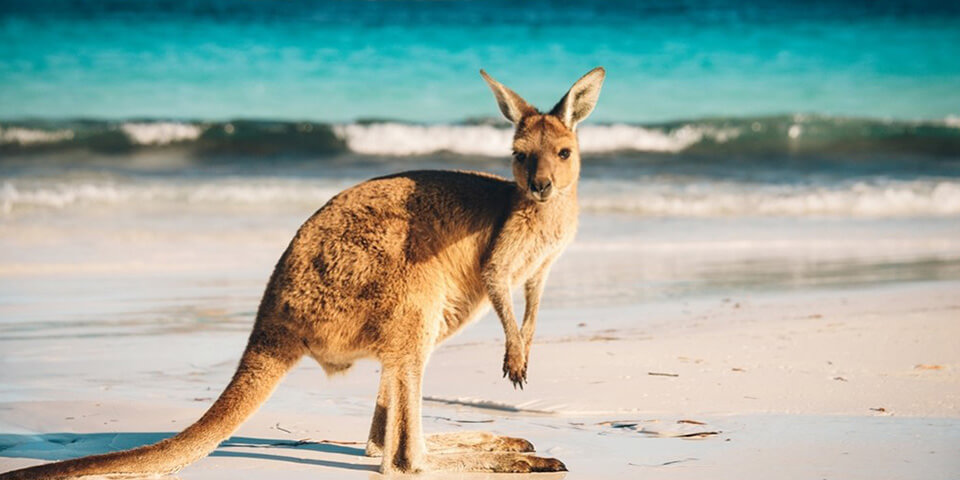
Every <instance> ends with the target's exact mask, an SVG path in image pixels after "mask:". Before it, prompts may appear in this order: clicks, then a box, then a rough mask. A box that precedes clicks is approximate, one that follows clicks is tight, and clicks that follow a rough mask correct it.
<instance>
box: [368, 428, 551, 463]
mask: <svg viewBox="0 0 960 480" xmlns="http://www.w3.org/2000/svg"><path fill="white" fill-rule="evenodd" d="M426 442H427V451H428V452H430V453H441V454H445V453H468V452H533V451H534V448H533V444H532V443H530V442H529V441H528V440H524V439H522V438H516V437H501V436H499V435H494V434H492V433H490V432H472V431H471V432H448V433H436V434H433V435H428V436H427V438H426ZM366 455H367V456H368V457H380V456H383V445H377V444H376V443H375V442H373V441H368V442H367V449H366Z"/></svg>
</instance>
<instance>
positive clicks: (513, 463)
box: [429, 452, 567, 473]
mask: <svg viewBox="0 0 960 480" xmlns="http://www.w3.org/2000/svg"><path fill="white" fill-rule="evenodd" d="M429 464H430V467H431V469H432V470H437V471H447V472H491V473H531V472H566V471H567V467H566V465H564V464H563V462H561V461H560V460H557V459H556V458H546V457H536V456H533V455H526V454H523V453H505V452H494V453H451V454H444V455H430V457H429Z"/></svg>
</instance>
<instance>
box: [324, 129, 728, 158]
mask: <svg viewBox="0 0 960 480" xmlns="http://www.w3.org/2000/svg"><path fill="white" fill-rule="evenodd" d="M334 132H335V133H336V134H337V136H339V137H340V138H341V139H343V140H344V141H345V142H346V143H347V146H348V147H349V148H350V150H352V151H354V152H357V153H362V154H368V155H426V154H430V153H435V152H442V151H447V152H453V153H459V154H463V155H483V156H503V155H506V154H508V153H509V152H510V143H511V139H512V138H513V130H512V129H511V128H506V127H494V126H490V125H410V124H402V123H374V124H346V125H337V126H335V127H334ZM739 134H740V132H739V130H737V129H734V128H714V127H709V126H695V125H685V126H683V127H680V128H677V129H673V130H666V129H660V128H645V127H638V126H632V125H624V124H615V125H587V126H583V127H581V128H580V129H579V135H580V149H581V151H583V152H586V153H607V152H616V151H622V150H636V151H645V152H679V151H681V150H684V149H686V148H688V147H690V146H691V145H694V144H696V143H698V142H701V141H703V140H704V139H706V138H709V139H711V140H714V141H716V142H719V143H723V142H726V141H728V140H731V139H733V138H736V137H737V136H739Z"/></svg>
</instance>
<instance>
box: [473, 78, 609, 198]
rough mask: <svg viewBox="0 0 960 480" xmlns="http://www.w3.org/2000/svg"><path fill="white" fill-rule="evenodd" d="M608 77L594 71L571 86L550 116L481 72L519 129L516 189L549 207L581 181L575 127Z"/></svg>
mask: <svg viewBox="0 0 960 480" xmlns="http://www.w3.org/2000/svg"><path fill="white" fill-rule="evenodd" d="M604 74H605V72H604V70H603V68H600V67H597V68H594V69H593V70H591V71H590V72H589V73H587V74H586V75H584V76H583V77H582V78H580V80H577V83H574V84H573V87H570V91H568V92H567V94H566V95H564V96H563V98H561V99H560V102H559V103H557V105H556V106H555V107H553V110H550V113H540V111H538V110H537V109H536V108H534V107H532V106H531V105H530V104H529V103H527V102H526V101H525V100H524V99H523V98H521V97H520V95H517V94H516V92H514V91H513V90H510V89H509V88H507V87H505V86H503V84H501V83H500V82H498V81H496V80H494V79H493V78H492V77H490V75H487V72H484V71H483V70H480V75H482V76H483V79H484V80H486V81H487V84H489V85H490V89H491V90H493V95H494V96H495V97H496V98H497V104H498V105H500V111H501V112H503V116H505V117H507V120H510V121H511V122H512V123H513V125H514V127H515V128H516V131H515V132H514V135H513V175H514V177H515V179H516V181H517V186H518V187H519V188H520V189H521V191H524V192H526V193H527V194H528V195H529V196H530V198H532V199H533V200H536V201H538V202H546V201H548V200H549V199H551V198H555V197H558V196H561V195H564V194H566V193H567V192H569V191H570V190H571V189H572V187H573V186H574V185H576V183H577V179H578V178H579V177H580V148H579V146H578V144H577V135H576V128H577V124H578V123H580V121H582V120H583V119H585V118H587V116H588V115H590V112H592V111H593V106H594V105H596V103H597V97H598V96H599V95H600V86H601V85H603V77H604Z"/></svg>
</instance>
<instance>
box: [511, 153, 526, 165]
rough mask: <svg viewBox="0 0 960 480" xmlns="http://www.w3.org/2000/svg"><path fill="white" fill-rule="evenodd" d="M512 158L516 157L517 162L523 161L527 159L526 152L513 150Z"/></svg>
mask: <svg viewBox="0 0 960 480" xmlns="http://www.w3.org/2000/svg"><path fill="white" fill-rule="evenodd" d="M513 158H515V159H517V161H518V162H520V163H523V161H524V160H526V159H527V154H526V153H523V152H513Z"/></svg>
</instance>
